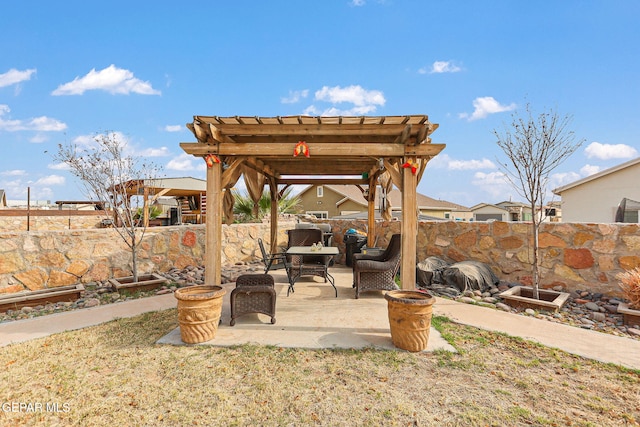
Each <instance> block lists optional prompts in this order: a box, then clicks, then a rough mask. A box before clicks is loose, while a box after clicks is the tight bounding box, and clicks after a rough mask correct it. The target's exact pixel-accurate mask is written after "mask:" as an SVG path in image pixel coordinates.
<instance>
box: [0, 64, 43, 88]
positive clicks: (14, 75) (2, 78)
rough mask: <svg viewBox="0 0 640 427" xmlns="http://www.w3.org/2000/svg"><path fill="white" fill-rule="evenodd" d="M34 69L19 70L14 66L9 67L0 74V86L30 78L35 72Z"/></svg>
mask: <svg viewBox="0 0 640 427" xmlns="http://www.w3.org/2000/svg"><path fill="white" fill-rule="evenodd" d="M35 72H36V69H35V68H31V69H29V70H24V71H19V70H16V69H15V68H12V69H10V70H9V71H7V72H6V73H4V74H0V87H5V86H11V85H14V84H17V83H20V82H24V81H27V80H31V75H32V74H35Z"/></svg>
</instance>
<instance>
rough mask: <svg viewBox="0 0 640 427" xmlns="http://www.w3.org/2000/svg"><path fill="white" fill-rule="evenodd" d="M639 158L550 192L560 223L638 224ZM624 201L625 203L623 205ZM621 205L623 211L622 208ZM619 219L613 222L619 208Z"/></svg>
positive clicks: (639, 195)
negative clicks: (559, 211) (556, 201)
mask: <svg viewBox="0 0 640 427" xmlns="http://www.w3.org/2000/svg"><path fill="white" fill-rule="evenodd" d="M639 183H640V157H639V158H637V159H634V160H630V161H628V162H625V163H622V164H620V165H618V166H614V167H612V168H609V169H606V170H603V171H601V172H598V173H596V174H593V175H590V176H588V177H586V178H582V179H579V180H577V181H574V182H572V183H570V184H567V185H564V186H562V187H559V188H556V189H555V190H553V192H554V194H557V195H558V196H560V197H561V204H562V221H563V222H596V223H597V222H601V223H609V222H616V219H617V220H618V222H634V223H637V222H638V209H639V206H640V203H638V201H640V184H639ZM623 200H624V203H622V202H623ZM623 204H624V209H622V208H623V206H622V205H623ZM619 207H620V208H621V209H620V214H619V218H616V213H618V208H619Z"/></svg>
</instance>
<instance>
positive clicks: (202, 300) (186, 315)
mask: <svg viewBox="0 0 640 427" xmlns="http://www.w3.org/2000/svg"><path fill="white" fill-rule="evenodd" d="M225 293H226V291H225V290H224V289H222V287H221V286H214V285H197V286H189V287H186V288H180V289H177V290H176V292H175V293H174V295H175V297H176V299H177V300H178V323H179V324H180V337H181V338H182V341H184V342H185V343H187V344H197V343H201V342H206V341H210V340H212V339H213V338H214V337H215V336H216V332H217V331H218V323H219V322H220V315H221V314H222V297H223V296H224V294H225Z"/></svg>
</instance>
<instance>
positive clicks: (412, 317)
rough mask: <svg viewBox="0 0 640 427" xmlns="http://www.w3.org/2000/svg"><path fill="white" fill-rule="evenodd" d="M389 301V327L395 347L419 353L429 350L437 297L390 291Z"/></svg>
mask: <svg viewBox="0 0 640 427" xmlns="http://www.w3.org/2000/svg"><path fill="white" fill-rule="evenodd" d="M384 298H385V299H386V300H387V308H388V314H389V327H390V329H391V340H392V341H393V345H395V346H396V347H398V348H401V349H403V350H407V351H411V352H418V351H422V350H424V349H426V348H427V343H428V341H429V331H430V329H431V316H432V313H433V303H434V302H435V300H436V299H435V297H433V296H432V295H430V294H429V293H427V292H421V291H407V290H398V291H389V292H387V293H386V294H385V296H384Z"/></svg>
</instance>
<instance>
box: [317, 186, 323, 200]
mask: <svg viewBox="0 0 640 427" xmlns="http://www.w3.org/2000/svg"><path fill="white" fill-rule="evenodd" d="M323 195H324V187H323V186H322V185H319V186H317V187H316V196H317V197H322V196H323Z"/></svg>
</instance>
